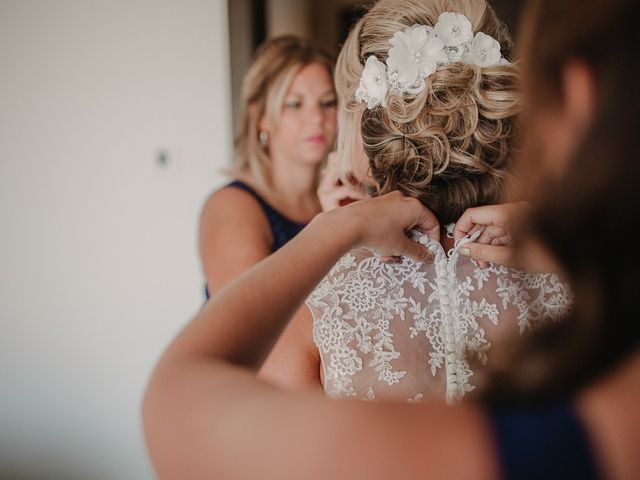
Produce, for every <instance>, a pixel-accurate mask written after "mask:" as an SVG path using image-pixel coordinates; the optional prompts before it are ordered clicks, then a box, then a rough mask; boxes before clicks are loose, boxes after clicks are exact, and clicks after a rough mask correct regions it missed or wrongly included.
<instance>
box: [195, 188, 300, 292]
mask: <svg viewBox="0 0 640 480" xmlns="http://www.w3.org/2000/svg"><path fill="white" fill-rule="evenodd" d="M223 188H239V189H240V190H244V191H245V192H247V193H249V194H251V195H252V196H253V198H255V199H256V201H257V202H258V203H259V204H260V208H262V211H263V212H264V214H265V216H266V217H267V221H268V222H269V228H270V229H271V235H272V237H273V243H272V244H271V253H273V252H275V251H276V250H278V249H279V248H280V247H282V246H283V245H284V244H285V243H287V242H288V241H289V240H291V239H292V238H293V237H295V236H296V235H297V234H298V233H300V231H301V230H302V229H303V228H304V227H306V226H307V224H306V223H299V222H294V221H293V220H290V219H288V218H287V217H285V216H284V215H283V214H281V213H280V212H278V211H277V210H276V209H275V208H273V207H272V206H271V205H269V204H268V203H267V202H266V201H265V200H264V199H263V198H262V197H261V196H260V195H259V194H258V192H256V191H255V190H254V189H253V188H251V187H250V186H249V185H247V184H246V183H244V182H242V181H240V180H234V181H233V182H231V183H229V184H228V185H227V186H225V187H223ZM204 291H205V296H206V297H207V300H208V299H209V287H208V286H207V285H206V284H205V289H204Z"/></svg>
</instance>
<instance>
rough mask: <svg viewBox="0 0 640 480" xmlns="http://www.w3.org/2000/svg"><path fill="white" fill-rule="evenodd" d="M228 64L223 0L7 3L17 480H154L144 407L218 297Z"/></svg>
mask: <svg viewBox="0 0 640 480" xmlns="http://www.w3.org/2000/svg"><path fill="white" fill-rule="evenodd" d="M228 55H229V51H228V35H227V11H226V2H225V1H224V0H184V1H181V2H176V1H174V0H129V1H127V2H111V1H106V0H92V1H84V0H56V1H55V2H50V1H48V0H3V1H2V3H1V4H0V65H1V70H2V74H1V75H0V106H1V107H0V224H1V225H2V227H1V228H2V235H1V236H0V265H2V267H1V268H0V329H1V333H0V385H1V386H2V387H1V390H2V393H1V395H0V477H1V478H38V479H42V478H46V479H48V480H51V479H54V480H55V479H65V480H71V479H84V480H91V479H136V480H144V479H151V478H154V475H153V473H152V470H151V466H150V464H149V462H148V460H147V457H146V453H145V448H144V444H143V440H142V430H141V427H140V415H139V407H140V400H141V396H142V392H143V388H144V385H145V382H146V381H147V378H148V375H149V373H150V370H151V368H152V366H153V364H154V362H155V361H156V359H157V357H158V355H159V354H160V352H161V350H162V349H163V348H164V347H165V345H166V344H167V342H168V341H169V340H170V338H171V337H172V336H173V335H174V334H175V333H176V331H177V330H178V329H179V328H181V326H182V325H184V323H185V322H186V321H187V320H188V319H189V317H190V316H191V315H192V314H193V313H194V312H195V311H197V310H198V309H199V308H200V306H201V304H202V301H203V295H202V287H203V280H202V275H201V272H200V265H199V261H198V256H197V241H196V230H197V222H198V216H199V211H200V208H201V206H202V203H203V201H204V199H205V197H206V195H207V194H208V192H209V191H210V190H211V189H212V188H213V187H214V186H215V185H217V184H219V183H220V182H221V181H222V178H221V177H220V176H219V175H218V174H217V170H218V169H219V168H220V167H222V166H223V165H225V164H227V162H228V161H229V159H230V155H231V148H230V146H231V128H230V121H229V119H230V102H229V97H230V95H229V91H230V87H229V80H228V77H229V67H228V60H229V59H228ZM159 150H165V151H166V152H167V155H168V159H169V161H168V164H167V165H166V166H165V167H161V166H160V165H158V163H157V161H156V156H157V152H158V151H159ZM17 472H20V474H18V473H17Z"/></svg>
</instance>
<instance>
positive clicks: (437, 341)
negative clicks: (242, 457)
mask: <svg viewBox="0 0 640 480" xmlns="http://www.w3.org/2000/svg"><path fill="white" fill-rule="evenodd" d="M477 235H478V234H476V236H475V237H477ZM416 239H417V240H419V241H420V242H421V243H423V244H426V245H427V246H428V248H429V249H430V250H431V251H432V252H434V253H435V261H434V263H418V262H415V261H413V260H410V259H408V258H405V259H403V261H402V263H399V264H389V263H383V262H381V261H380V259H379V257H377V256H376V255H374V254H373V253H371V252H370V251H368V250H364V249H360V250H354V251H352V252H350V253H348V254H347V255H345V256H344V257H342V258H341V259H340V261H339V262H338V263H337V264H336V265H335V266H334V267H333V269H332V270H331V271H330V272H329V274H328V275H327V276H326V277H325V278H324V279H323V281H322V282H321V283H320V284H319V285H318V287H317V288H316V289H315V290H314V292H313V293H312V294H311V295H310V296H309V298H308V299H307V306H308V307H309V309H310V310H311V312H312V313H313V339H314V342H315V343H316V345H317V347H318V350H319V352H320V357H321V360H322V366H323V373H324V390H325V392H326V394H327V395H329V396H331V397H336V398H338V397H357V398H362V399H368V400H375V399H395V400H398V399H400V400H408V401H421V400H423V399H427V398H434V397H437V398H446V400H447V401H449V402H453V401H456V400H459V399H460V398H462V396H463V395H464V394H465V393H466V392H469V391H471V390H473V389H474V388H476V386H478V384H481V381H480V378H481V373H482V372H480V371H478V370H479V369H478V368H477V367H476V371H475V372H474V371H472V368H471V363H470V361H471V360H477V361H475V362H473V364H474V365H479V366H480V367H482V365H487V364H488V363H490V362H491V361H492V360H493V361H496V360H495V359H493V357H492V355H491V345H492V343H497V342H499V341H500V339H502V338H506V337H510V336H511V335H512V334H515V333H517V332H520V333H522V332H524V331H526V330H527V329H529V328H533V327H535V326H536V324H540V322H543V321H553V320H557V319H560V318H562V317H563V316H564V315H565V314H566V313H567V311H568V308H569V306H570V304H571V294H570V291H569V288H568V286H567V284H566V283H564V282H563V281H561V280H560V278H558V276H556V275H555V274H551V273H544V274H531V273H525V272H521V271H518V270H514V269H510V268H506V267H502V266H497V265H490V266H489V267H488V268H486V269H482V268H479V267H478V266H477V264H476V263H475V262H474V261H472V260H470V259H469V258H467V257H464V256H461V255H459V253H458V251H459V249H460V247H461V246H462V245H464V244H465V243H467V242H470V241H472V240H475V238H474V237H472V238H470V239H463V240H461V241H460V242H458V244H457V245H456V246H455V247H454V248H453V249H452V250H451V251H449V252H448V254H447V253H446V252H445V251H444V250H443V248H442V246H441V245H440V243H438V242H435V241H432V240H430V239H428V238H427V237H426V236H416ZM474 357H475V358H474ZM480 370H481V368H480Z"/></svg>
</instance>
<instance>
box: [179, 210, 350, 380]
mask: <svg viewBox="0 0 640 480" xmlns="http://www.w3.org/2000/svg"><path fill="white" fill-rule="evenodd" d="M357 241H358V232H357V229H355V228H353V222H348V221H347V219H346V218H345V215H343V214H342V213H340V212H337V211H336V212H330V213H326V214H323V215H321V216H319V217H318V218H317V219H316V220H314V221H313V222H312V223H311V224H310V225H309V226H308V227H307V228H306V229H305V230H303V231H302V232H301V233H300V234H299V235H298V236H297V237H296V238H295V239H294V240H292V241H291V242H289V243H288V244H287V245H286V246H285V247H284V248H282V249H281V250H280V251H278V252H276V253H275V254H274V255H272V256H270V257H269V258H267V259H265V260H264V261H263V262H261V263H260V264H258V265H257V266H256V267H254V268H252V269H251V270H249V271H247V272H245V273H244V274H243V275H241V276H240V277H238V278H237V279H236V280H235V281H233V282H232V283H231V284H229V285H228V286H227V287H225V288H224V289H223V290H222V291H221V292H219V293H218V294H217V295H216V296H215V298H213V299H212V300H211V301H210V302H209V303H208V304H207V305H206V306H205V307H204V308H203V309H202V311H201V312H199V314H198V315H197V317H196V318H195V319H194V320H193V321H192V322H191V324H190V325H189V326H188V327H187V328H186V329H185V330H184V331H183V332H182V334H181V335H180V336H179V338H178V339H177V340H176V341H175V342H174V344H173V345H172V347H171V350H170V352H169V354H171V355H174V354H175V355H197V356H205V357H210V358H213V357H216V358H219V359H221V360H227V361H230V362H233V363H237V364H240V365H244V366H248V367H252V368H257V367H258V366H259V365H260V364H261V362H262V361H263V359H264V357H265V356H266V354H267V353H268V352H269V350H270V348H271V346H272V345H273V343H274V342H275V340H276V339H277V337H278V335H279V334H280V332H281V331H282V329H283V328H284V326H285V325H286V320H287V319H288V318H290V317H291V316H292V315H293V314H294V313H295V311H296V309H297V308H298V307H299V306H300V304H301V303H302V302H303V301H304V299H305V298H306V296H307V295H308V294H309V293H310V292H311V290H312V289H313V287H314V286H315V285H316V284H317V283H318V282H319V281H320V280H321V279H322V277H323V276H324V275H325V274H326V273H327V271H328V270H329V269H330V268H331V266H332V265H333V264H334V263H335V262H336V261H337V260H338V259H339V258H340V256H342V255H343V254H344V253H345V252H346V251H347V250H349V249H350V248H351V247H352V246H354V245H355V244H356V243H357Z"/></svg>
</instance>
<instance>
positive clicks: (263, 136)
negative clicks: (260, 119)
mask: <svg viewBox="0 0 640 480" xmlns="http://www.w3.org/2000/svg"><path fill="white" fill-rule="evenodd" d="M258 140H260V145H262V147H263V148H266V146H267V145H269V133H268V132H266V131H264V130H260V133H259V134H258Z"/></svg>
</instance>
